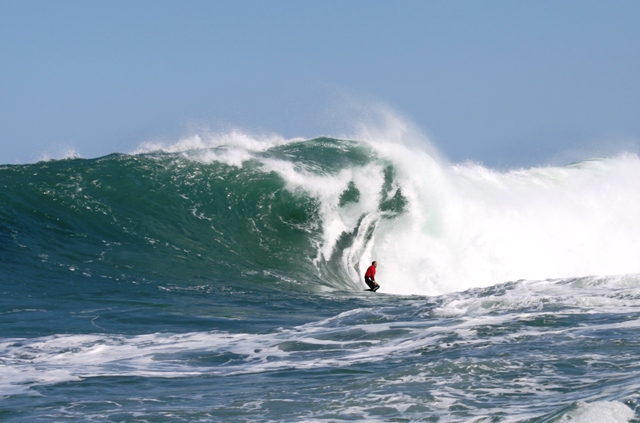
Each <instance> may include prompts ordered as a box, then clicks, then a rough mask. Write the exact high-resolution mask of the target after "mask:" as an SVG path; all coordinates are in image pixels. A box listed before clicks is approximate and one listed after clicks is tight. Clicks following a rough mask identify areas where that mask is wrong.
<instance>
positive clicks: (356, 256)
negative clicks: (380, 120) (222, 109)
mask: <svg viewBox="0 0 640 423" xmlns="http://www.w3.org/2000/svg"><path fill="white" fill-rule="evenodd" d="M192 141H193V140H192ZM639 180H640V159H638V157H636V156H633V155H628V156H621V157H617V158H610V159H600V160H592V161H587V162H582V163H578V164H574V165H571V166H566V167H556V168H553V167H545V168H534V169H522V170H512V171H495V170H491V169H487V168H484V167H482V166H480V165H475V164H464V165H455V166H454V165H449V164H446V163H443V162H441V161H439V160H438V159H436V158H434V157H433V156H432V155H429V154H427V153H426V152H424V151H422V150H420V149H415V148H409V147H406V146H403V145H400V144H396V143H390V142H374V141H371V140H368V141H345V140H335V139H328V138H320V139H315V140H307V141H302V140H293V141H291V140H279V139H274V140H267V141H256V140H253V139H248V138H246V137H242V136H239V135H236V136H229V137H227V138H226V139H224V140H218V141H215V142H214V141H211V142H204V141H202V140H199V139H197V140H195V141H193V142H191V144H188V146H187V147H185V145H177V146H174V147H173V148H166V149H164V150H161V151H158V150H156V151H147V152H140V153H138V154H134V155H111V156H107V157H102V158H99V159H92V160H86V159H69V160H58V161H48V162H41V163H36V164H32V165H16V166H2V167H0V292H1V293H2V295H1V296H0V419H2V420H3V421H8V422H26V421H30V422H32V421H38V422H58V421H83V422H86V421H96V422H98V421H100V422H102V421H113V422H163V421H166V422H174V421H188V422H213V421H225V422H244V421H263V422H298V421H309V422H315V421H327V422H332V421H335V422H337V421H373V422H376V421H379V422H394V421H427V422H428V421H432V422H531V423H533V422H536V423H542V422H565V421H566V422H569V421H571V422H629V421H631V422H633V421H640V419H639V418H638V417H639V416H640V410H638V411H637V410H636V409H637V408H638V404H639V401H640V396H639V395H640V386H639V382H638V380H639V379H638V375H639V374H640V365H639V364H638V363H639V361H640V360H639V358H640V352H638V351H639V350H638V346H639V345H638V344H639V342H638V336H637V335H638V334H640V328H639V326H640V320H639V315H640V276H639V275H638V274H640V260H638V251H639V248H640V224H639V223H638V218H637V216H638V215H640V194H639V192H640V191H639V190H638V181H639ZM374 259H375V260H377V261H378V263H379V267H378V280H379V282H380V283H381V285H382V288H381V290H380V291H379V292H378V293H376V294H373V293H368V292H364V291H363V289H364V284H363V282H362V281H361V275H362V274H363V272H364V270H365V268H366V266H367V265H368V264H369V263H370V262H371V261H372V260H374Z"/></svg>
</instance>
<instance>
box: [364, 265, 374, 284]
mask: <svg viewBox="0 0 640 423" xmlns="http://www.w3.org/2000/svg"><path fill="white" fill-rule="evenodd" d="M367 276H368V277H370V278H371V279H373V280H374V281H375V280H376V267H375V266H373V265H371V266H369V268H368V269H367V273H365V274H364V277H365V278H366V277H367Z"/></svg>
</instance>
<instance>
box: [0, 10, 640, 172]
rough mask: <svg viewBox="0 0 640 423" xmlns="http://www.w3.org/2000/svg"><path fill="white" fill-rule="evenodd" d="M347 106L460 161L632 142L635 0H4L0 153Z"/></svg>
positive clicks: (297, 128)
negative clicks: (414, 133) (389, 121)
mask: <svg viewBox="0 0 640 423" xmlns="http://www.w3.org/2000/svg"><path fill="white" fill-rule="evenodd" d="M349 103H357V104H359V105H360V107H361V106H362V105H365V106H366V105H368V104H384V105H386V106H387V107H389V108H391V109H392V110H394V111H395V112H396V113H397V114H398V115H400V116H402V117H403V118H404V119H406V120H408V121H410V122H412V123H413V124H414V125H415V126H417V127H418V128H420V130H421V131H422V132H423V133H424V134H425V135H426V136H427V137H428V138H429V139H430V140H431V141H432V142H433V143H434V144H435V145H436V146H437V148H438V149H439V150H440V151H441V152H442V153H443V155H444V156H445V157H447V158H448V159H449V160H451V161H453V162H460V161H465V160H474V161H480V162H483V163H485V164H486V165H488V166H495V167H513V166H530V165H536V164H547V163H554V164H563V163H562V162H563V161H566V162H569V161H572V160H579V159H584V158H588V157H595V156H601V155H611V154H616V153H618V152H620V151H623V150H627V151H630V152H634V153H637V152H638V146H639V145H640V142H639V141H640V1H624V0H616V1H544V0H543V1H539V0H536V1H511V0H509V1H501V0H500V1H499V0H488V1H462V0H460V1H426V0H424V1H409V0H404V1H375V0H366V1H358V0H344V1H331V0H323V1H313V0H305V1H301V0H295V1H278V0H273V1H257V0H256V1H243V0H233V1H214V0H210V1H164V0H151V1H145V0H136V1H129V0H127V1H118V0H109V1H97V0H96V1H84V0H83V1H65V0H56V1H48V0H47V1H30V0H0V146H1V148H0V163H3V164H14V163H29V162H33V161H35V160H38V159H40V158H42V157H43V156H44V155H48V156H53V157H55V156H56V155H60V154H63V152H64V150H66V149H73V150H75V151H76V152H77V153H78V154H79V155H80V156H82V157H86V158H90V157H98V156H102V155H106V154H109V153H113V152H122V153H127V152H131V151H134V150H135V149H136V147H137V146H138V145H140V144H141V143H142V142H144V141H148V140H154V139H163V140H175V141H177V140H179V139H180V138H181V137H184V136H186V135H188V134H190V133H192V132H194V131H195V130H196V129H194V128H198V127H205V126H208V127H210V128H213V129H214V130H215V129H221V128H225V127H239V128H244V129H245V130H247V131H249V132H251V133H263V132H266V133H277V134H280V135H282V136H284V137H314V136H318V135H334V134H339V133H342V132H343V131H345V130H347V129H348V128H347V127H348V125H349V120H350V119H352V118H353V119H356V117H355V116H353V117H352V116H350V114H349V112H348V111H347V112H345V110H348V109H349V106H348V104H349ZM558 162H559V163H558Z"/></svg>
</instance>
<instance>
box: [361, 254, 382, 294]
mask: <svg viewBox="0 0 640 423" xmlns="http://www.w3.org/2000/svg"><path fill="white" fill-rule="evenodd" d="M376 267H378V263H377V262H375V261H374V262H372V263H371V266H369V267H368V268H367V271H366V273H365V274H364V282H365V283H366V284H367V286H368V287H369V289H367V291H372V292H376V291H377V290H378V289H379V288H380V285H378V282H376Z"/></svg>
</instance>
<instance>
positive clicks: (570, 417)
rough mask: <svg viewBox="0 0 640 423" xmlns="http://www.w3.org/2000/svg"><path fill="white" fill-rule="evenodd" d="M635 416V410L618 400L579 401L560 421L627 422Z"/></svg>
mask: <svg viewBox="0 0 640 423" xmlns="http://www.w3.org/2000/svg"><path fill="white" fill-rule="evenodd" d="M633 417H634V415H633V411H632V410H631V409H630V408H629V407H627V406H626V405H624V404H622V403H621V402H618V401H597V402H593V403H586V402H578V403H576V408H575V410H572V411H570V412H568V413H566V414H565V415H563V416H562V417H561V418H560V419H559V420H558V423H565V422H572V423H627V422H629V421H630V420H631V419H633Z"/></svg>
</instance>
